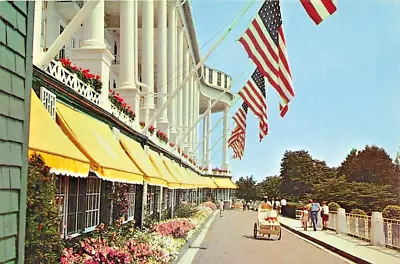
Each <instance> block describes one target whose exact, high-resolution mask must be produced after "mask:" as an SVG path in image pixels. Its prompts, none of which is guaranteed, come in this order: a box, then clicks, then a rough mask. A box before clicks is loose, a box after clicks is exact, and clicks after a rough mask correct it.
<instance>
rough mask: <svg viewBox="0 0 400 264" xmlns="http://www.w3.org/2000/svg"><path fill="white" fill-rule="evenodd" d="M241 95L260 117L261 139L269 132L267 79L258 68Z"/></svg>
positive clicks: (240, 92)
mask: <svg viewBox="0 0 400 264" xmlns="http://www.w3.org/2000/svg"><path fill="white" fill-rule="evenodd" d="M239 96H240V97H241V98H242V99H243V101H244V102H245V103H246V104H247V105H248V107H250V109H251V111H253V113H254V114H255V115H256V116H257V117H258V118H259V119H260V141H261V140H262V139H263V137H264V136H266V135H267V134H268V123H267V103H266V92H265V79H264V77H263V76H262V75H261V73H260V71H259V70H258V69H256V70H255V71H254V72H253V74H252V75H251V78H250V80H248V81H247V83H246V84H245V86H244V87H243V88H242V89H240V91H239Z"/></svg>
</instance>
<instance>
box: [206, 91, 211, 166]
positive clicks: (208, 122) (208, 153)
mask: <svg viewBox="0 0 400 264" xmlns="http://www.w3.org/2000/svg"><path fill="white" fill-rule="evenodd" d="M210 106H211V99H208V101H207V108H209V107H210ZM210 129H211V111H209V112H208V114H207V134H208V135H207V137H206V141H207V149H206V165H207V166H209V167H210V154H211V153H210V136H211V135H210V133H209V132H210ZM211 169H212V168H209V170H211Z"/></svg>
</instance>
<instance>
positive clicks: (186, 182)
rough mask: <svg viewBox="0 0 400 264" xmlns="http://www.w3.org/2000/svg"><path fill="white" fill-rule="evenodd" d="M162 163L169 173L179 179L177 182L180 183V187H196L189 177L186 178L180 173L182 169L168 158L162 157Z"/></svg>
mask: <svg viewBox="0 0 400 264" xmlns="http://www.w3.org/2000/svg"><path fill="white" fill-rule="evenodd" d="M164 164H165V165H166V166H167V168H168V170H169V171H170V172H171V174H172V175H174V176H175V177H176V178H178V179H179V182H180V183H181V184H180V187H181V189H191V188H196V186H195V184H194V183H193V181H192V180H191V178H188V177H187V175H184V174H182V170H181V168H180V167H179V165H178V164H176V163H175V162H173V161H172V160H170V159H168V158H164Z"/></svg>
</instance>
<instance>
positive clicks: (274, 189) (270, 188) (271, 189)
mask: <svg viewBox="0 0 400 264" xmlns="http://www.w3.org/2000/svg"><path fill="white" fill-rule="evenodd" d="M281 183H282V178H281V177H280V176H268V177H265V179H264V180H263V181H262V182H260V183H258V184H257V189H258V192H259V194H258V197H259V198H260V199H261V198H262V197H264V196H266V195H267V196H268V197H271V198H272V197H279V196H281V192H280V190H279V189H280V186H281Z"/></svg>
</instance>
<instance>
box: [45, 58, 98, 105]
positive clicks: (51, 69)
mask: <svg viewBox="0 0 400 264" xmlns="http://www.w3.org/2000/svg"><path fill="white" fill-rule="evenodd" d="M45 71H46V72H47V73H48V74H50V75H51V76H53V77H54V78H56V79H57V80H59V81H60V82H62V83H63V84H65V85H66V86H68V87H69V88H71V89H72V90H74V91H75V92H77V93H79V94H80V95H82V96H84V97H85V98H86V99H88V100H89V101H91V102H92V103H94V104H96V105H100V94H99V93H97V92H96V91H95V90H94V89H93V88H92V87H91V86H89V85H87V84H86V83H84V82H83V81H82V80H81V79H79V78H78V77H77V76H76V74H75V73H71V72H69V71H68V70H67V69H65V68H64V67H63V66H62V64H61V62H59V61H56V60H51V61H50V63H49V65H48V66H47V68H46V69H45Z"/></svg>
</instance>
